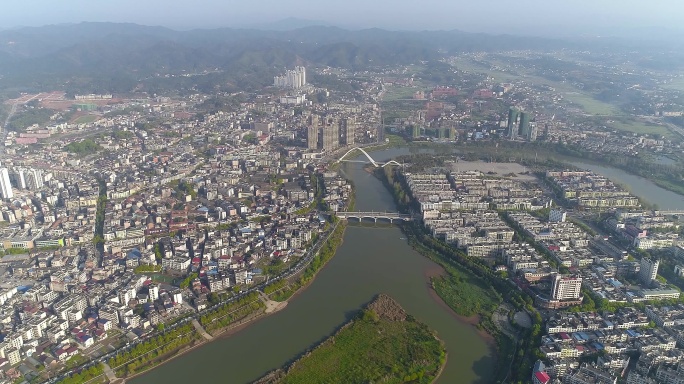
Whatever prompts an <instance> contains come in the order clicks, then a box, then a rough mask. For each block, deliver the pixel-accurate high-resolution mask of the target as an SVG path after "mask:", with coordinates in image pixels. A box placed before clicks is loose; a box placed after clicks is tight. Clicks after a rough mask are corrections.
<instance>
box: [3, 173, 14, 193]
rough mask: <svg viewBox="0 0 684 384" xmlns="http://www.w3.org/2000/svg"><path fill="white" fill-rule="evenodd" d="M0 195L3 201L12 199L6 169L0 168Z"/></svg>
mask: <svg viewBox="0 0 684 384" xmlns="http://www.w3.org/2000/svg"><path fill="white" fill-rule="evenodd" d="M0 193H2V198H3V199H11V198H13V197H14V193H12V184H10V178H9V171H8V170H7V168H0Z"/></svg>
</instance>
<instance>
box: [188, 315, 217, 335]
mask: <svg viewBox="0 0 684 384" xmlns="http://www.w3.org/2000/svg"><path fill="white" fill-rule="evenodd" d="M192 325H193V326H194V327H195V329H196V330H197V332H199V334H200V335H202V337H204V339H205V340H213V339H214V337H213V336H211V335H210V334H209V333H207V331H205V330H204V328H202V326H201V325H200V323H199V321H197V319H192Z"/></svg>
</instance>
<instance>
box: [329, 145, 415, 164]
mask: <svg viewBox="0 0 684 384" xmlns="http://www.w3.org/2000/svg"><path fill="white" fill-rule="evenodd" d="M354 151H361V153H363V154H364V155H365V156H366V158H367V159H368V161H365V160H347V159H345V157H347V156H348V155H349V154H350V153H352V152H354ZM342 161H344V162H349V163H364V164H366V163H371V164H373V166H374V167H386V166H388V165H398V166H400V167H401V166H402V164H401V163H398V162H396V161H394V160H390V161H388V162H380V161H376V160H375V159H373V158H372V157H371V155H369V154H368V152H366V151H365V150H364V149H363V148H360V147H354V148H352V149H350V150H348V151H347V153H345V154H344V155H342V157H340V158H339V159H337V160H336V161H335V163H339V162H342Z"/></svg>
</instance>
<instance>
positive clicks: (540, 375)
mask: <svg viewBox="0 0 684 384" xmlns="http://www.w3.org/2000/svg"><path fill="white" fill-rule="evenodd" d="M534 377H536V378H537V381H539V382H540V383H542V384H546V383H548V382H549V381H551V377H549V375H547V374H546V372H543V371H539V372H535V373H534Z"/></svg>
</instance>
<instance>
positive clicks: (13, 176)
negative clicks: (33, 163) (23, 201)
mask: <svg viewBox="0 0 684 384" xmlns="http://www.w3.org/2000/svg"><path fill="white" fill-rule="evenodd" d="M26 176H27V175H26V174H25V171H24V170H23V169H22V168H19V169H15V170H14V172H10V174H9V177H10V181H11V182H12V183H13V184H14V185H15V186H16V187H17V189H26V178H27V177H26Z"/></svg>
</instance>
